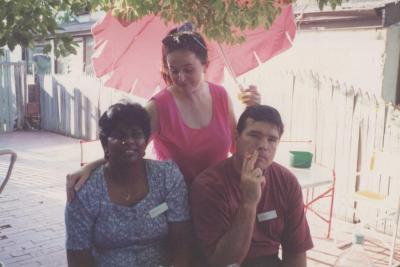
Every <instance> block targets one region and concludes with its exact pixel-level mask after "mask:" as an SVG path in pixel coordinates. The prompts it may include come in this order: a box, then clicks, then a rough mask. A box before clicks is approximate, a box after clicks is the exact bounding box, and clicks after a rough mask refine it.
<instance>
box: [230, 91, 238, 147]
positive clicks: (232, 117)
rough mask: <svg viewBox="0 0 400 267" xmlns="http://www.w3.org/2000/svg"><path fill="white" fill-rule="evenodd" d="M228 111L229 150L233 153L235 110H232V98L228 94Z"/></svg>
mask: <svg viewBox="0 0 400 267" xmlns="http://www.w3.org/2000/svg"><path fill="white" fill-rule="evenodd" d="M228 109H229V110H228V112H229V118H228V120H229V121H228V123H229V125H230V126H231V137H232V145H231V149H230V152H231V153H232V154H233V153H235V151H236V146H235V143H236V116H235V112H234V111H233V103H232V99H231V98H230V97H229V95H228Z"/></svg>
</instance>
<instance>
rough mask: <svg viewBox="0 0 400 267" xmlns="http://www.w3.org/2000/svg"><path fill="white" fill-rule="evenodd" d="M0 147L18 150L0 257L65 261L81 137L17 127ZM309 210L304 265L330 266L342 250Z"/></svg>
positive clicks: (0, 199)
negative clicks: (310, 244) (70, 179)
mask: <svg viewBox="0 0 400 267" xmlns="http://www.w3.org/2000/svg"><path fill="white" fill-rule="evenodd" d="M0 148H11V149H13V150H14V151H16V152H17V154H18V159H17V162H16V164H15V167H14V170H13V173H12V176H11V179H10V182H9V183H8V185H7V186H6V188H5V190H4V191H3V193H2V195H0V261H2V262H4V263H5V265H6V266H7V267H10V266H49V267H52V266H54V267H56V266H57V267H59V266H61V267H62V266H66V265H67V264H66V256H65V247H64V242H65V228H64V207H65V201H66V198H65V175H66V173H67V172H69V171H71V170H75V169H76V168H78V167H79V162H80V158H79V157H80V150H79V141H78V140H77V139H73V138H68V137H64V136H61V135H57V134H53V133H48V132H15V133H8V134H0ZM6 166H8V158H7V157H4V156H2V157H0V177H1V178H2V177H4V174H5V171H6V170H5V169H6ZM1 178H0V179H1ZM307 216H308V219H309V222H310V225H311V231H312V234H313V240H314V243H315V248H314V249H313V250H312V251H310V252H309V253H308V256H309V261H308V266H309V267H322V266H333V262H334V261H335V259H336V257H337V255H339V253H340V252H341V250H339V249H337V248H336V246H335V244H334V243H333V242H332V241H331V240H326V239H324V238H323V237H324V235H325V234H326V225H325V224H321V221H320V220H319V219H317V218H316V217H315V216H314V217H313V216H312V214H311V213H308V214H307ZM346 238H347V240H348V237H346ZM367 247H368V250H369V251H372V252H373V255H372V256H373V257H374V260H375V263H377V266H385V263H386V260H387V253H388V251H387V250H384V249H382V248H380V247H379V246H376V244H375V243H373V242H369V243H367ZM386 264H387V263H386Z"/></svg>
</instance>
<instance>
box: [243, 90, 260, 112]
mask: <svg viewBox="0 0 400 267" xmlns="http://www.w3.org/2000/svg"><path fill="white" fill-rule="evenodd" d="M239 99H240V101H242V102H243V104H245V105H246V106H248V107H249V106H254V105H259V104H261V95H260V93H259V92H258V89H257V86H255V85H250V86H249V87H248V88H245V89H243V90H241V92H240V93H239Z"/></svg>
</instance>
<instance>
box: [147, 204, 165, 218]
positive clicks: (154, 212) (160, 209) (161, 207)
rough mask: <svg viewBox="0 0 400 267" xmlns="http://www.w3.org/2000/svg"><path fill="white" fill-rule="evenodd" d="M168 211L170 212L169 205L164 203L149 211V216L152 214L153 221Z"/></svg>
mask: <svg viewBox="0 0 400 267" xmlns="http://www.w3.org/2000/svg"><path fill="white" fill-rule="evenodd" d="M166 210H168V205H167V203H165V202H164V203H162V204H160V205H158V206H157V207H155V208H153V209H151V210H150V211H149V214H150V217H151V218H152V219H153V218H155V217H157V216H158V215H160V214H161V213H163V212H164V211H166Z"/></svg>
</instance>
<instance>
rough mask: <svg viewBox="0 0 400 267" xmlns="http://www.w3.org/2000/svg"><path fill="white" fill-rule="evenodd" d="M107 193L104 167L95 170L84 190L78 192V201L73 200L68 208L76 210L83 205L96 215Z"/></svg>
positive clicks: (83, 187)
mask: <svg viewBox="0 0 400 267" xmlns="http://www.w3.org/2000/svg"><path fill="white" fill-rule="evenodd" d="M106 192H107V191H106V190H105V181H104V172H103V165H102V166H99V167H97V168H96V169H94V171H93V172H92V173H91V174H90V176H89V178H88V179H87V181H86V182H85V183H84V185H83V186H82V188H81V189H80V190H79V191H78V192H76V199H77V201H75V199H74V200H72V201H71V202H70V203H69V204H68V205H67V207H70V208H72V209H74V207H75V208H76V207H78V206H82V205H83V206H84V207H85V208H86V209H87V210H88V211H90V212H93V213H96V212H98V210H99V209H98V207H99V203H100V202H101V200H102V199H103V197H104V194H105V193H106Z"/></svg>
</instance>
